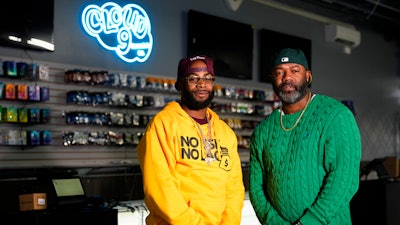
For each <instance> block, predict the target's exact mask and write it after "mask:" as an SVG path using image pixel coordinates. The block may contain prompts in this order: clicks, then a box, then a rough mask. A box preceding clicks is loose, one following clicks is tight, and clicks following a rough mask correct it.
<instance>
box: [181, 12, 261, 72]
mask: <svg viewBox="0 0 400 225" xmlns="http://www.w3.org/2000/svg"><path fill="white" fill-rule="evenodd" d="M253 33H254V29H253V27H252V26H251V25H248V24H243V23H239V22H236V21H232V20H227V19H223V18H220V17H216V16H212V15H208V14H204V13H201V12H197V11H193V10H190V11H189V13H188V55H189V56H194V55H198V54H205V55H207V56H209V57H211V58H212V59H213V60H214V70H215V74H216V76H224V77H230V78H238V79H252V63H253Z"/></svg>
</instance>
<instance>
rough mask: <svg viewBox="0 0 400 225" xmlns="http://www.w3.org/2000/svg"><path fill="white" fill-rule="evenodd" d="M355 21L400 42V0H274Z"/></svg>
mask: <svg viewBox="0 0 400 225" xmlns="http://www.w3.org/2000/svg"><path fill="white" fill-rule="evenodd" d="M275 1H276V2H279V3H283V4H287V5H289V6H292V7H296V8H300V9H303V10H306V11H309V12H312V13H315V14H319V15H323V16H326V17H330V18H333V19H336V20H338V21H343V22H346V23H350V24H353V25H354V26H355V27H362V28H366V29H371V30H373V31H375V32H378V33H380V34H382V35H383V36H384V38H385V39H387V40H389V41H392V40H394V41H397V43H398V44H400V0H275Z"/></svg>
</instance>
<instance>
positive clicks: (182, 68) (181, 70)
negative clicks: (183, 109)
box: [175, 55, 215, 91]
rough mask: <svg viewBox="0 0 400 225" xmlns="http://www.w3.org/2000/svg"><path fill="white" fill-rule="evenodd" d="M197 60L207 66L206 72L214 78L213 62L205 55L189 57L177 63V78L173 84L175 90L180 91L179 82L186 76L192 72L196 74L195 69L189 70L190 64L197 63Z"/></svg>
mask: <svg viewBox="0 0 400 225" xmlns="http://www.w3.org/2000/svg"><path fill="white" fill-rule="evenodd" d="M197 60H203V61H204V62H205V63H206V65H207V71H208V72H209V73H210V74H212V75H213V76H215V74H214V67H213V64H214V63H213V60H212V59H211V58H210V57H208V56H205V55H198V56H194V57H189V58H183V59H181V60H180V61H179V66H178V77H177V79H176V83H175V88H176V90H178V91H180V88H179V87H180V86H181V82H182V80H183V79H184V78H185V77H186V76H188V75H189V74H192V73H194V72H198V70H196V68H192V69H190V64H192V62H194V61H197Z"/></svg>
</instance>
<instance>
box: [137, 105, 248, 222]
mask: <svg viewBox="0 0 400 225" xmlns="http://www.w3.org/2000/svg"><path fill="white" fill-rule="evenodd" d="M207 110H208V111H207V113H208V115H210V116H211V119H210V122H211V124H212V139H213V149H212V152H213V154H214V156H215V158H216V160H215V161H213V162H212V163H211V164H210V165H208V164H207V163H206V162H205V160H204V158H205V156H204V155H205V152H204V151H205V150H204V147H203V144H202V141H201V133H200V131H199V130H198V127H197V125H196V122H195V121H194V120H193V119H192V118H191V117H190V116H189V115H188V114H187V113H186V112H185V111H184V110H183V109H182V108H181V106H180V105H179V103H177V102H170V103H168V104H167V105H166V106H165V107H164V109H163V110H161V111H160V112H159V113H158V114H157V115H155V116H154V117H153V118H152V120H151V121H150V122H149V124H148V126H147V128H146V133H145V135H144V136H143V137H142V138H141V140H140V143H139V145H138V156H139V161H140V166H141V169H142V173H143V188H144V194H145V199H144V200H145V203H146V206H147V207H148V209H149V211H150V214H149V216H148V217H147V218H146V223H147V224H151V225H153V224H154V225H155V224H182V225H191V224H209V225H217V224H226V225H228V224H229V225H238V224H240V221H241V212H242V207H243V201H244V185H243V180H242V168H241V162H240V158H239V154H238V151H237V139H236V135H235V133H234V132H233V131H232V129H231V128H230V127H229V126H228V125H227V124H226V123H225V122H224V121H222V120H221V119H219V116H218V115H217V114H216V113H215V112H213V111H212V110H211V109H207ZM201 127H202V129H203V133H204V134H206V135H207V134H208V132H207V129H208V125H207V124H204V125H201Z"/></svg>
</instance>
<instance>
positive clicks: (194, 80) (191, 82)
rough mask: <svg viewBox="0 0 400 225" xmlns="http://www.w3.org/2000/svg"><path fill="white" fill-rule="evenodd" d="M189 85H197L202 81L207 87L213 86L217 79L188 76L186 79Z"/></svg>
mask: <svg viewBox="0 0 400 225" xmlns="http://www.w3.org/2000/svg"><path fill="white" fill-rule="evenodd" d="M186 80H187V81H188V84H189V85H197V84H198V83H199V82H200V81H201V80H202V81H203V82H204V84H205V85H211V84H213V82H214V81H215V77H213V76H206V77H198V76H188V77H186Z"/></svg>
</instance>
